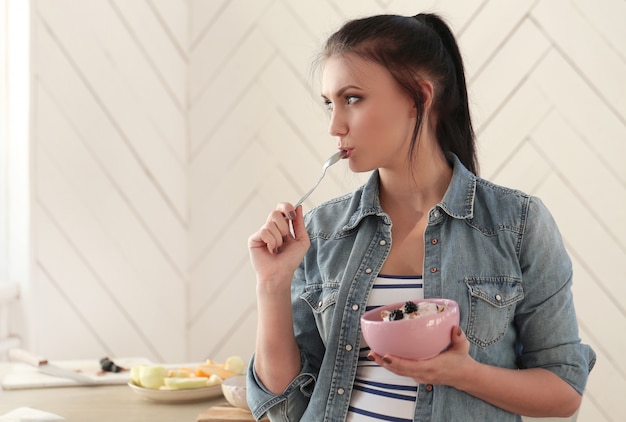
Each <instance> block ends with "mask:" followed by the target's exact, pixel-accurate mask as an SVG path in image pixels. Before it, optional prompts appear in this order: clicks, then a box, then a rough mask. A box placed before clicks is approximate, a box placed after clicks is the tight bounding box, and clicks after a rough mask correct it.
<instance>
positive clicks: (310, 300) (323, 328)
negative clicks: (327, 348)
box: [300, 283, 339, 344]
mask: <svg viewBox="0 0 626 422" xmlns="http://www.w3.org/2000/svg"><path fill="white" fill-rule="evenodd" d="M338 296H339V284H338V283H322V284H313V285H309V286H307V287H306V288H305V290H304V293H303V294H302V295H301V296H300V298H301V299H302V300H304V301H305V302H306V303H307V304H308V305H309V306H310V308H311V310H312V311H313V315H314V316H315V322H316V324H317V327H318V329H319V332H320V335H321V337H322V340H323V341H324V343H325V344H326V340H327V338H328V333H329V330H330V328H331V324H332V321H333V319H332V318H333V313H334V310H335V303H337V297H338Z"/></svg>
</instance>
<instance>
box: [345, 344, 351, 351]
mask: <svg viewBox="0 0 626 422" xmlns="http://www.w3.org/2000/svg"><path fill="white" fill-rule="evenodd" d="M346 350H347V351H348V352H350V351H352V345H351V344H346Z"/></svg>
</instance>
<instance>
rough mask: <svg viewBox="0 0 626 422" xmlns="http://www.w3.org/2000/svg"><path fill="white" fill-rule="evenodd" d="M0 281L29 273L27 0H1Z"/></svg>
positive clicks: (25, 275)
mask: <svg viewBox="0 0 626 422" xmlns="http://www.w3.org/2000/svg"><path fill="white" fill-rule="evenodd" d="M0 22H1V24H0V283H6V282H7V281H8V282H23V281H25V280H27V279H28V277H29V275H28V273H29V260H30V258H29V255H30V254H29V243H30V242H29V239H30V235H29V220H30V217H29V202H30V201H29V198H30V186H29V185H30V182H29V138H28V137H29V99H30V70H29V56H30V48H29V47H30V45H29V31H30V17H29V2H28V1H23V0H0Z"/></svg>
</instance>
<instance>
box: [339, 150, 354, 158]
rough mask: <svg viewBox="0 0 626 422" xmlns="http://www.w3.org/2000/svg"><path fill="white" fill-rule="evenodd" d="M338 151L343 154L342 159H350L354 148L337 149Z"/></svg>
mask: <svg viewBox="0 0 626 422" xmlns="http://www.w3.org/2000/svg"><path fill="white" fill-rule="evenodd" d="M339 149H340V150H342V151H343V152H344V155H343V158H350V155H352V150H354V148H339Z"/></svg>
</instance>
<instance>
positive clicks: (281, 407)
mask: <svg viewBox="0 0 626 422" xmlns="http://www.w3.org/2000/svg"><path fill="white" fill-rule="evenodd" d="M314 386H315V376H314V375H313V374H310V373H305V372H303V373H301V374H300V375H298V376H297V377H296V378H295V379H294V380H293V381H292V382H291V383H290V384H289V385H288V386H287V388H286V389H285V391H283V392H282V393H281V394H274V393H272V392H270V391H268V390H267V389H266V388H265V386H264V385H263V383H262V382H261V381H260V380H259V378H258V376H257V374H256V372H255V370H254V356H253V357H252V360H251V362H250V366H249V367H248V375H247V386H246V393H247V401H248V406H249V407H250V410H251V412H252V415H253V416H254V418H255V419H256V420H260V419H261V418H262V417H263V416H264V415H266V414H267V415H268V416H269V417H270V419H271V420H272V421H298V420H300V416H301V415H302V414H303V413H304V411H305V410H306V407H307V406H308V403H309V397H310V396H311V394H312V393H313V387H314Z"/></svg>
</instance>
